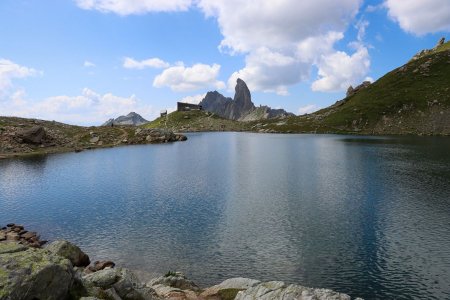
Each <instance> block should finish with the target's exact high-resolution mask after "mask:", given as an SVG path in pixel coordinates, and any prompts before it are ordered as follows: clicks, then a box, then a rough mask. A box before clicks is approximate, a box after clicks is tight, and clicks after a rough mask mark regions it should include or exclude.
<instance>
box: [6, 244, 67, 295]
mask: <svg viewBox="0 0 450 300" xmlns="http://www.w3.org/2000/svg"><path fill="white" fill-rule="evenodd" d="M72 283H73V273H72V265H71V263H70V261H69V260H67V259H65V258H63V257H61V256H57V255H52V254H51V253H50V252H48V251H46V250H43V249H39V248H31V247H27V246H24V245H20V244H19V243H18V242H4V243H0V299H1V300H33V299H48V300H53V299H54V300H60V299H68V296H69V291H70V288H71V286H72Z"/></svg>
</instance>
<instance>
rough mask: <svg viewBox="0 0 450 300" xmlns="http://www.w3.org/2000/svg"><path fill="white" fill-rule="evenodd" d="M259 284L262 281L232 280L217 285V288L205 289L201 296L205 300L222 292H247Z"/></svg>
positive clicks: (240, 278)
mask: <svg viewBox="0 0 450 300" xmlns="http://www.w3.org/2000/svg"><path fill="white" fill-rule="evenodd" d="M259 283H261V281H259V280H255V279H249V278H242V277H238V278H230V279H227V280H225V281H223V282H222V283H220V284H218V285H215V286H212V287H209V288H207V289H205V290H204V291H203V292H202V293H201V294H200V296H201V297H204V298H208V297H213V296H216V295H218V294H219V293H220V291H223V290H229V289H235V290H246V289H249V288H251V287H254V286H256V285H258V284H259Z"/></svg>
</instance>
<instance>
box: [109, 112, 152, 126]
mask: <svg viewBox="0 0 450 300" xmlns="http://www.w3.org/2000/svg"><path fill="white" fill-rule="evenodd" d="M145 123H148V121H147V120H146V119H144V118H143V117H142V116H141V115H139V114H137V113H135V112H130V113H129V114H128V115H126V116H120V117H118V118H116V119H109V120H108V121H106V122H105V123H103V124H102V126H111V125H132V126H139V125H143V124H145Z"/></svg>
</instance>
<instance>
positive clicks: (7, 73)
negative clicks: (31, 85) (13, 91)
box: [0, 58, 41, 90]
mask: <svg viewBox="0 0 450 300" xmlns="http://www.w3.org/2000/svg"><path fill="white" fill-rule="evenodd" d="M40 73H41V72H38V71H36V70H35V69H33V68H28V67H25V66H21V65H18V64H16V63H14V62H12V61H10V60H7V59H3V58H0V90H6V89H8V88H10V87H12V80H13V79H18V78H26V77H30V76H35V75H37V74H40Z"/></svg>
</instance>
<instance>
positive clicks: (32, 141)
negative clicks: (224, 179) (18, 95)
mask: <svg viewBox="0 0 450 300" xmlns="http://www.w3.org/2000/svg"><path fill="white" fill-rule="evenodd" d="M140 130H141V131H142V130H143V131H142V133H141V134H136V133H137V132H139V131H140ZM146 132H148V133H149V134H147V135H143V134H144V133H146ZM148 136H150V137H148ZM147 137H148V139H147ZM186 139H187V138H186V137H185V136H183V135H180V134H175V133H173V132H171V131H169V130H158V129H150V130H147V129H145V128H141V127H137V128H136V127H133V126H115V127H114V126H113V127H108V126H99V127H81V126H73V125H68V124H63V123H58V122H54V121H44V120H35V119H24V118H16V117H0V159H2V158H7V157H14V156H21V155H27V154H48V153H57V152H69V151H75V152H81V151H83V150H86V149H94V148H102V147H112V146H117V145H124V144H125V145H133V144H150V143H151V144H153V143H166V142H175V141H184V140H186Z"/></svg>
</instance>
